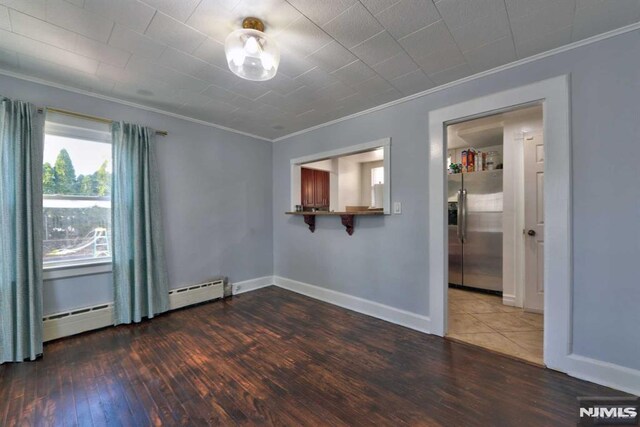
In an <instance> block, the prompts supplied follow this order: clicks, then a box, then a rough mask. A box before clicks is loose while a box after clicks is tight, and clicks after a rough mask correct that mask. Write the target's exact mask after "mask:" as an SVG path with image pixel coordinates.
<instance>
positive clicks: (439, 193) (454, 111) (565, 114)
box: [428, 75, 572, 372]
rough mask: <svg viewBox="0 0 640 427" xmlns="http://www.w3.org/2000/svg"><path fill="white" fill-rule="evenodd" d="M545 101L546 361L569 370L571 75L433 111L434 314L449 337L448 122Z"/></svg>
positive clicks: (438, 329) (435, 327)
mask: <svg viewBox="0 0 640 427" xmlns="http://www.w3.org/2000/svg"><path fill="white" fill-rule="evenodd" d="M537 101H541V102H542V105H543V115H544V118H543V119H544V140H545V144H546V146H545V152H546V159H545V178H544V180H545V222H546V224H545V225H546V228H545V236H544V237H545V248H544V256H545V267H544V282H545V290H546V292H545V301H544V303H545V316H544V363H545V365H547V366H548V367H549V368H552V369H556V370H559V371H563V372H567V370H568V368H569V366H570V360H569V358H568V356H569V355H570V353H571V278H572V271H571V259H572V249H571V128H570V107H569V75H563V76H559V77H554V78H551V79H548V80H543V81H540V82H537V83H532V84H530V85H526V86H522V87H519V88H515V89H510V90H506V91H503V92H498V93H495V94H493V95H488V96H484V97H481V98H476V99H472V100H470V101H466V102H462V103H460V104H456V105H452V106H449V107H444V108H441V109H439V110H434V111H431V112H430V113H429V137H430V138H429V144H430V156H429V157H430V158H429V186H428V188H429V190H428V192H429V194H428V197H429V215H428V230H429V317H430V318H431V328H432V333H434V334H436V335H440V336H444V333H445V331H446V319H447V293H446V292H445V289H446V286H447V274H448V269H447V244H448V242H447V234H446V232H445V230H446V227H445V224H446V221H445V219H446V213H445V206H446V204H445V197H446V194H447V193H446V188H445V185H446V182H447V181H446V180H445V171H446V167H445V156H444V154H445V152H446V147H445V146H444V144H445V133H444V132H445V125H446V124H447V123H450V122H453V121H460V120H461V119H468V118H473V117H477V116H482V115H486V114H487V113H489V112H494V111H495V112H499V111H504V110H508V109H511V108H513V107H515V106H518V105H522V104H527V103H531V102H537Z"/></svg>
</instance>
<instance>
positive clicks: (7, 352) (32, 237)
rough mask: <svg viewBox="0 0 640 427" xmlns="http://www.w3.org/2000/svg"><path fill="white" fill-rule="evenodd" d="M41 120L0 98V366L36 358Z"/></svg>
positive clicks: (39, 341)
mask: <svg viewBox="0 0 640 427" xmlns="http://www.w3.org/2000/svg"><path fill="white" fill-rule="evenodd" d="M42 150H43V146H42V121H41V119H40V117H39V116H38V114H37V113H36V111H35V107H34V106H33V105H31V104H29V103H26V102H21V101H12V100H10V99H7V98H4V97H2V96H0V174H1V175H0V204H1V206H0V251H1V252H0V363H3V362H21V361H24V360H26V359H31V360H34V359H35V358H36V357H37V356H38V355H40V354H42Z"/></svg>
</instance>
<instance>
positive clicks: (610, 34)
mask: <svg viewBox="0 0 640 427" xmlns="http://www.w3.org/2000/svg"><path fill="white" fill-rule="evenodd" d="M638 29H640V22H636V23H635V24H631V25H627V26H625V27H620V28H618V29H615V30H612V31H608V32H606V33H602V34H598V35H595V36H592V37H589V38H586V39H583V40H579V41H577V42H573V43H570V44H567V45H564V46H560V47H558V48H555V49H551V50H548V51H545V52H541V53H538V54H536V55H533V56H528V57H526V58H523V59H520V60H518V61H514V62H510V63H508V64H504V65H501V66H499V67H496V68H492V69H490V70H486V71H481V72H479V73H476V74H472V75H470V76H467V77H463V78H461V79H459V80H455V81H453V82H450V83H445V84H443V85H441V86H437V87H434V88H431V89H427V90H425V91H422V92H418V93H414V94H413V95H409V96H405V97H404V98H399V99H396V100H395V101H391V102H387V103H386V104H381V105H378V106H376V107H372V108H369V109H367V110H363V111H359V112H357V113H353V114H350V115H348V116H344V117H340V118H339V119H335V120H331V121H329V122H325V123H321V124H319V125H315V126H311V127H309V128H306V129H302V130H299V131H296V132H292V133H290V134H287V135H284V136H280V137H278V138H275V139H273V142H280V141H284V140H286V139H289V138H292V137H294V136H298V135H302V134H305V133H307V132H311V131H314V130H317V129H320V128H323V127H326V126H331V125H334V124H336V123H340V122H343V121H345V120H350V119H354V118H356V117H360V116H364V115H365V114H369V113H373V112H375V111H380V110H383V109H385V108H389V107H393V106H394V105H398V104H402V103H405V102H408V101H411V100H414V99H417V98H422V97H423V96H427V95H430V94H432V93H436V92H440V91H442V90H446V89H449V88H452V87H455V86H458V85H461V84H464V83H467V82H471V81H473V80H477V79H481V78H483V77H487V76H490V75H492V74H496V73H499V72H501V71H505V70H509V69H511V68H515V67H519V66H521V65H524V64H528V63H530V62H534V61H537V60H539V59H543V58H547V57H549V56H553V55H557V54H559V53H562V52H567V51H570V50H573V49H577V48H579V47H582V46H587V45H590V44H592V43H596V42H599V41H602V40H606V39H608V38H611V37H615V36H618V35H621V34H625V33H628V32H631V31H635V30H638Z"/></svg>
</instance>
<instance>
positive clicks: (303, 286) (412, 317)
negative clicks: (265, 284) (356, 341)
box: [273, 276, 431, 333]
mask: <svg viewBox="0 0 640 427" xmlns="http://www.w3.org/2000/svg"><path fill="white" fill-rule="evenodd" d="M273 279H274V282H275V285H276V286H278V287H280V288H283V289H287V290H290V291H293V292H297V293H299V294H302V295H306V296H308V297H311V298H315V299H318V300H321V301H324V302H328V303H330V304H334V305H337V306H340V307H343V308H346V309H349V310H353V311H357V312H358V313H362V314H366V315H368V316H372V317H376V318H378V319H382V320H386V321H387V322H391V323H395V324H397V325H401V326H405V327H407V328H410V329H415V330H416V331H420V332H426V333H430V325H431V321H430V319H429V318H428V317H427V316H422V315H419V314H415V313H411V312H409V311H405V310H401V309H399V308H394V307H390V306H388V305H384V304H380V303H378V302H374V301H369V300H366V299H363V298H359V297H355V296H353V295H348V294H344V293H342V292H337V291H332V290H330V289H325V288H321V287H319V286H315V285H310V284H308V283H302V282H298V281H295V280H291V279H287V278H284V277H279V276H274V278H273Z"/></svg>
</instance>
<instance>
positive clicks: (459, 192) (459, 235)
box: [456, 190, 464, 243]
mask: <svg viewBox="0 0 640 427" xmlns="http://www.w3.org/2000/svg"><path fill="white" fill-rule="evenodd" d="M457 216H458V217H457V218H456V223H457V234H458V240H460V243H464V240H463V236H462V216H463V215H462V190H458V212H457Z"/></svg>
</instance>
